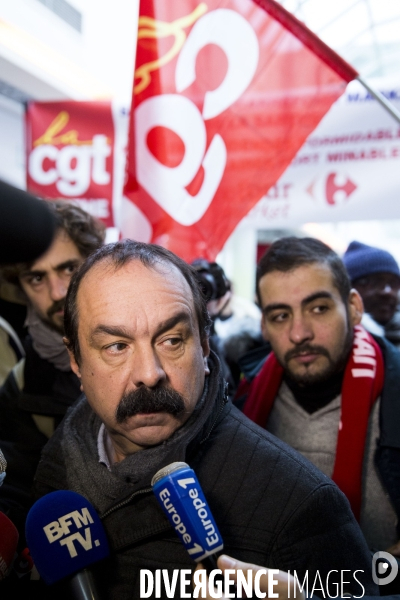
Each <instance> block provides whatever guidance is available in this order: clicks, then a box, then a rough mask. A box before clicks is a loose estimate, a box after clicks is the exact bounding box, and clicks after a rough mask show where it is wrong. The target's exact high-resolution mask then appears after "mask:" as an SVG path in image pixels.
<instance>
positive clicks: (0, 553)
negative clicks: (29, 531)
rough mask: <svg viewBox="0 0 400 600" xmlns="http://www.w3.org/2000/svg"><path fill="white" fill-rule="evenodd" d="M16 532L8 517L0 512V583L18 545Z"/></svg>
mask: <svg viewBox="0 0 400 600" xmlns="http://www.w3.org/2000/svg"><path fill="white" fill-rule="evenodd" d="M18 537H19V536H18V531H17V528H16V527H15V525H14V524H13V523H12V522H11V521H10V519H9V518H8V517H6V515H5V514H4V513H2V512H0V581H1V580H2V579H5V577H7V575H8V573H9V571H10V568H11V565H12V562H13V560H14V556H15V552H16V550H17V544H18Z"/></svg>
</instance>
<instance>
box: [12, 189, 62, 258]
mask: <svg viewBox="0 0 400 600" xmlns="http://www.w3.org/2000/svg"><path fill="white" fill-rule="evenodd" d="M55 229H56V219H55V216H54V215H53V214H52V212H51V211H50V210H49V207H48V206H47V203H46V202H44V201H43V200H38V198H36V197H35V196H33V195H32V194H29V193H28V192H24V191H23V190H20V189H18V188H16V187H14V186H12V185H9V184H8V183H5V182H4V181H0V263H1V264H8V263H17V262H26V261H31V260H32V261H33V260H35V259H36V258H37V257H38V256H40V255H41V254H43V253H44V252H45V250H47V248H48V247H49V246H50V244H51V241H52V239H53V235H54V232H55Z"/></svg>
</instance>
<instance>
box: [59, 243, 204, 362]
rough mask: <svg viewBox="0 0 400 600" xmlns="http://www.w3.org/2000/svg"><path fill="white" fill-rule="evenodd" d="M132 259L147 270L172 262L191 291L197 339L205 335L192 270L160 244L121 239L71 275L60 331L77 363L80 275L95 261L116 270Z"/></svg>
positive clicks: (201, 297) (200, 299)
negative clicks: (63, 334) (195, 317)
mask: <svg viewBox="0 0 400 600" xmlns="http://www.w3.org/2000/svg"><path fill="white" fill-rule="evenodd" d="M132 260H140V261H141V262H142V264H143V265H145V266H146V267H147V268H149V269H156V268H157V266H158V265H163V264H164V265H165V264H167V265H168V264H172V265H174V266H175V267H176V268H177V269H178V270H179V271H180V272H181V273H182V275H183V277H184V278H185V279H186V281H187V283H188V284H189V287H190V290H191V292H192V296H193V304H194V309H195V312H196V316H197V322H198V326H199V333H200V339H201V341H202V342H203V341H204V340H205V339H207V338H208V335H209V333H210V327H211V319H210V316H209V314H208V311H207V303H206V299H205V296H204V295H203V292H202V291H201V287H200V284H199V281H198V278H197V272H196V270H195V269H194V268H193V267H192V266H191V265H188V264H187V263H186V262H185V261H184V260H182V259H181V258H179V256H177V255H176V254H173V252H170V251H169V250H166V249H165V248H163V247H162V246H157V245H156V244H144V243H142V242H135V241H134V240H129V239H125V240H122V241H120V242H116V243H114V244H107V245H106V246H103V247H102V248H99V249H98V250H97V251H96V252H94V253H93V254H91V255H90V257H89V258H87V259H86V260H85V262H84V263H83V264H82V265H81V266H80V267H79V269H78V270H77V271H76V272H75V273H74V274H73V276H72V278H71V283H70V285H69V288H68V293H67V298H66V302H65V312H64V331H65V337H66V339H67V341H66V345H67V347H68V349H69V350H70V351H71V352H72V353H73V355H74V357H75V360H76V362H77V363H78V364H79V363H80V349H79V340H78V317H79V314H78V306H77V295H78V291H79V286H80V284H81V282H82V280H83V278H84V277H85V275H86V274H87V273H88V272H89V271H90V270H91V269H92V268H93V267H94V266H95V265H96V264H97V263H99V262H103V261H107V262H108V263H110V264H111V265H113V267H114V268H115V270H117V269H119V268H121V267H123V266H124V265H125V264H127V263H129V262H131V261H132ZM133 291H134V290H132V292H133Z"/></svg>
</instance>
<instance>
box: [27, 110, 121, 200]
mask: <svg viewBox="0 0 400 600" xmlns="http://www.w3.org/2000/svg"><path fill="white" fill-rule="evenodd" d="M69 119H70V116H69V114H68V112H66V111H61V112H60V113H59V114H58V115H57V116H56V118H55V119H54V120H53V121H52V123H50V125H49V126H48V128H47V130H46V131H45V133H44V134H43V135H42V136H41V137H39V138H38V139H36V140H35V141H34V144H33V145H34V148H33V150H32V152H31V153H30V155H29V161H28V172H29V175H30V177H31V178H32V179H33V180H34V181H35V182H36V183H37V184H39V185H44V186H49V185H53V184H55V186H56V188H57V190H58V192H59V193H60V194H61V195H62V196H67V197H73V196H80V195H82V194H85V193H86V192H87V191H88V189H89V187H90V183H91V181H92V180H93V182H94V183H95V184H98V185H102V186H104V185H108V184H109V183H110V181H111V175H110V173H109V172H108V171H107V169H106V161H107V158H108V157H109V156H110V155H111V151H112V150H111V146H110V144H109V140H108V138H107V136H106V135H102V134H99V135H94V136H93V138H92V139H91V140H79V136H78V132H77V131H76V130H75V129H71V130H69V131H64V132H63V133H61V132H62V131H63V129H64V128H65V127H66V125H67V124H68V122H69ZM60 145H62V146H63V147H61V148H59V147H57V146H60Z"/></svg>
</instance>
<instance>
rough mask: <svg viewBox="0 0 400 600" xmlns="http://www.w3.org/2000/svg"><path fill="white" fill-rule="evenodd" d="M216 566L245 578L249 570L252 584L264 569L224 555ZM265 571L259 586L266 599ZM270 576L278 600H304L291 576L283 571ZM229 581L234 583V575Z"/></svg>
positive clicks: (200, 567) (209, 598)
mask: <svg viewBox="0 0 400 600" xmlns="http://www.w3.org/2000/svg"><path fill="white" fill-rule="evenodd" d="M217 564H218V568H219V569H221V571H222V572H224V571H225V569H234V570H235V571H238V570H241V571H243V574H244V575H245V576H246V575H247V571H248V570H249V569H250V570H251V572H252V580H253V583H254V577H255V575H256V573H257V571H259V570H260V569H265V567H260V566H259V565H253V564H251V563H244V562H242V561H240V560H236V559H235V558H232V557H230V556H227V555H226V554H223V555H222V556H220V557H219V558H218V561H217ZM198 569H204V567H203V566H202V565H201V564H199V565H198V566H197V568H196V571H197V570H198ZM266 570H267V574H266V575H265V574H263V575H261V577H260V584H259V585H260V590H261V592H265V593H266V594H267V595H266V598H268V569H266ZM272 575H273V579H274V581H276V582H277V583H276V584H275V585H274V586H273V592H274V593H275V594H279V600H288V599H289V598H290V599H293V598H296V600H305V598H304V594H303V592H301V591H300V589H299V587H298V586H297V584H296V582H295V580H294V578H293V577H292V576H291V575H289V574H288V573H286V572H285V571H279V573H278V574H277V573H276V572H274V573H273V574H272ZM230 579H231V580H232V581H235V582H236V573H234V574H233V575H231V577H230ZM253 589H254V586H253ZM206 598H207V600H211V598H212V596H209V595H208V594H207V596H206ZM224 598H226V596H222V600H224Z"/></svg>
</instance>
